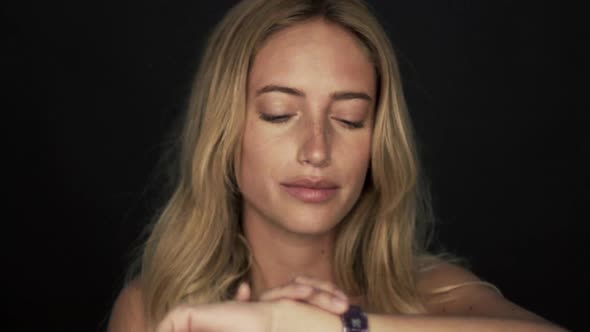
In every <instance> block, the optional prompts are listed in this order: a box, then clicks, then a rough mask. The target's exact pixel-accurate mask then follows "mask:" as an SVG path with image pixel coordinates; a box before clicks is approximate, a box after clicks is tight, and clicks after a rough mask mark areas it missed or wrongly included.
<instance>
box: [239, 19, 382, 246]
mask: <svg viewBox="0 0 590 332" xmlns="http://www.w3.org/2000/svg"><path fill="white" fill-rule="evenodd" d="M375 80H376V76H375V72H374V69H373V65H372V64H371V63H370V61H369V59H368V57H367V55H366V54H365V53H364V52H363V50H362V49H361V48H360V47H359V45H358V44H357V42H356V41H355V39H354V36H353V35H352V34H351V33H349V32H348V31H346V30H344V29H343V28H341V27H340V26H338V25H335V24H332V23H327V22H324V21H322V20H313V21H309V22H305V23H302V24H298V25H296V26H293V27H290V28H288V29H285V30H282V31H280V32H279V33H277V34H275V35H273V36H272V37H271V38H269V39H268V40H267V41H266V43H265V44H264V45H263V47H262V48H261V49H260V51H259V52H258V53H257V55H256V57H255V59H254V62H253V65H252V67H251V71H250V73H249V77H248V99H247V110H246V112H247V115H246V124H245V130H244V134H243V138H242V151H241V152H242V153H241V161H240V163H239V165H240V168H239V169H238V170H237V172H238V185H239V188H240V191H241V193H242V196H243V198H244V201H243V218H244V219H243V220H244V222H248V219H249V218H254V219H256V220H259V221H262V222H264V223H268V224H269V225H272V226H276V227H279V228H281V229H283V230H286V231H288V232H292V233H298V234H309V235H312V234H323V233H326V232H329V231H330V230H332V229H333V228H334V226H336V225H337V224H338V223H339V222H340V221H341V220H342V218H344V217H345V216H346V214H347V213H348V212H349V211H350V210H351V208H352V207H353V205H354V203H355V202H356V201H357V200H358V198H359V196H360V193H361V191H362V188H363V184H364V181H365V177H366V174H367V169H368V166H369V160H370V151H371V136H372V130H373V129H372V128H373V117H374V114H373V113H374V108H375V89H376V83H375Z"/></svg>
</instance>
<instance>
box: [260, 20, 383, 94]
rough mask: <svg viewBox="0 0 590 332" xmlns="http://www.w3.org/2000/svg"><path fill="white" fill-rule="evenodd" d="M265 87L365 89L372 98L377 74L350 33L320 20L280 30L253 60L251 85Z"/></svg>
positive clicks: (323, 89) (330, 89) (320, 89)
mask: <svg viewBox="0 0 590 332" xmlns="http://www.w3.org/2000/svg"><path fill="white" fill-rule="evenodd" d="M266 84H287V85H290V86H294V87H298V88H300V89H303V90H306V89H309V90H314V91H328V90H329V92H331V91H333V90H337V89H362V90H364V91H366V92H367V93H369V94H371V95H372V94H373V93H374V84H375V73H374V69H373V65H372V63H371V62H370V61H369V58H368V56H367V54H366V53H365V51H364V50H363V49H362V48H361V46H360V45H359V42H358V41H357V40H356V39H355V37H354V35H353V34H352V33H351V32H349V31H347V30H346V29H344V28H342V27H341V26H339V25H337V24H334V23H329V22H325V21H323V20H319V19H318V20H313V21H308V22H305V23H300V24H297V25H295V26H292V27H289V28H286V29H284V30H282V31H279V32H278V33H276V34H274V35H272V36H271V37H270V38H269V39H268V40H267V41H266V42H265V43H264V45H263V46H262V47H261V49H260V50H259V52H258V54H257V55H256V56H255V58H254V62H253V65H252V68H251V71H250V76H249V86H250V90H255V89H256V88H257V87H260V86H262V85H266ZM306 92H309V91H306Z"/></svg>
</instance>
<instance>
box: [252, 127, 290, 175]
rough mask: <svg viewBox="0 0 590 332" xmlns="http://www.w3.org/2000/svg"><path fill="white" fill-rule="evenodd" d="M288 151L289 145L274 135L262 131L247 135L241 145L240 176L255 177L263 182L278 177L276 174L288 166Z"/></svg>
mask: <svg viewBox="0 0 590 332" xmlns="http://www.w3.org/2000/svg"><path fill="white" fill-rule="evenodd" d="M289 149H290V148H289V144H285V142H284V140H283V139H281V137H277V136H276V135H269V134H268V133H265V132H264V131H256V132H254V131H252V132H251V133H247V134H246V135H245V136H244V141H243V144H242V170H243V174H242V176H243V177H247V176H249V175H250V176H252V175H256V176H257V177H258V179H259V180H263V181H266V180H268V179H270V180H273V178H274V177H277V176H280V174H277V172H279V171H280V169H281V168H282V167H283V166H284V165H286V164H288V160H289V151H290V150H289ZM274 180H280V179H274Z"/></svg>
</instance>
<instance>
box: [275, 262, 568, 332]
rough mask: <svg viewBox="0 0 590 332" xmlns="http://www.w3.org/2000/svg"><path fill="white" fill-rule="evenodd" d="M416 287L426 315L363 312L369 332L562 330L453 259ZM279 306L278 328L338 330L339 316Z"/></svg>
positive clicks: (425, 274)
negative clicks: (439, 292)
mask: <svg viewBox="0 0 590 332" xmlns="http://www.w3.org/2000/svg"><path fill="white" fill-rule="evenodd" d="M449 285H464V286H461V287H457V288H455V289H453V290H451V291H448V292H445V293H444V294H439V295H432V294H433V292H434V290H437V289H441V288H444V287H446V286H449ZM418 290H419V292H420V293H421V294H422V295H423V297H424V298H425V300H426V309H427V311H428V313H427V314H424V315H383V314H368V315H367V316H368V318H369V329H370V331H371V332H385V331H391V332H394V331H400V332H404V331H408V332H412V331H434V332H436V331H463V330H465V331H482V332H485V331H564V330H563V329H561V328H559V327H557V326H555V325H553V324H551V323H550V322H548V321H546V320H545V319H543V318H541V317H539V316H537V315H535V314H534V313H532V312H530V311H528V310H526V309H524V308H522V307H520V306H518V305H516V304H514V303H512V302H510V301H509V300H507V299H506V298H504V297H503V296H502V295H501V294H500V293H499V292H497V291H496V290H494V289H493V288H491V287H488V286H485V285H483V284H482V283H481V280H480V279H479V278H478V277H477V276H475V275H474V274H473V273H471V272H469V271H468V270H466V269H463V268H461V267H459V266H456V265H453V264H449V263H441V264H440V265H438V266H437V267H435V268H433V269H431V270H428V271H426V272H423V273H422V275H421V276H420V277H419V281H418ZM280 306H286V307H288V308H286V309H282V308H281V309H279V310H278V311H279V312H278V314H277V315H278V319H277V324H278V326H279V327H282V326H285V325H284V324H286V325H288V326H293V329H287V330H288V331H307V332H312V330H313V329H315V328H316V327H317V328H318V329H317V331H341V330H342V323H341V321H340V318H339V317H338V316H335V315H326V314H325V313H323V312H320V311H317V310H313V308H310V307H303V306H302V305H301V304H298V303H293V302H286V303H281V304H280ZM300 307H301V308H300ZM299 310H301V313H299V314H297V315H299V318H297V317H293V316H292V315H294V314H293V313H296V312H299ZM282 315H286V316H282ZM301 315H303V316H301ZM301 317H309V319H307V318H304V319H302V318H301ZM310 321H311V322H314V323H313V324H309V322H310ZM287 330H285V331H287ZM279 331H281V332H282V331H283V330H282V329H279Z"/></svg>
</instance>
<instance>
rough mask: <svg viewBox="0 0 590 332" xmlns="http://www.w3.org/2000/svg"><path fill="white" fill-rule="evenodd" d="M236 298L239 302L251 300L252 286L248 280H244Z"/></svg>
mask: <svg viewBox="0 0 590 332" xmlns="http://www.w3.org/2000/svg"><path fill="white" fill-rule="evenodd" d="M234 300H236V301H238V302H247V301H249V300H250V286H249V285H248V283H247V282H242V283H241V284H240V286H239V287H238V290H237V291H236V295H235V297H234Z"/></svg>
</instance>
